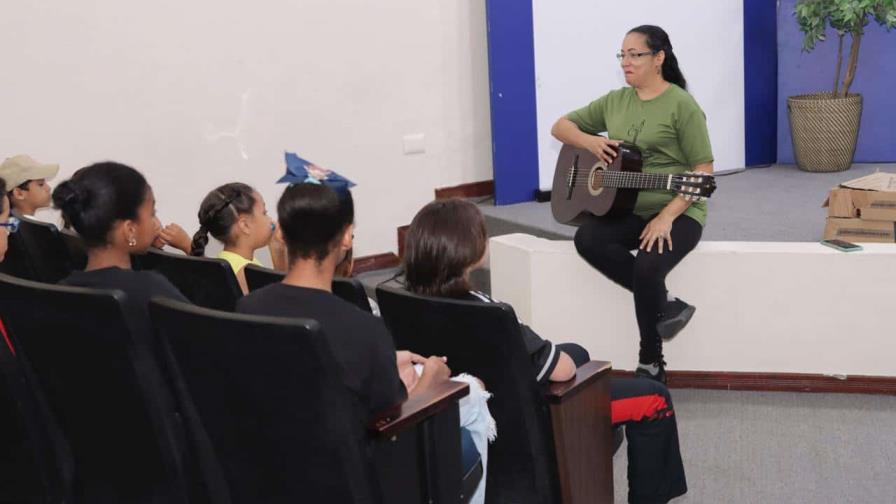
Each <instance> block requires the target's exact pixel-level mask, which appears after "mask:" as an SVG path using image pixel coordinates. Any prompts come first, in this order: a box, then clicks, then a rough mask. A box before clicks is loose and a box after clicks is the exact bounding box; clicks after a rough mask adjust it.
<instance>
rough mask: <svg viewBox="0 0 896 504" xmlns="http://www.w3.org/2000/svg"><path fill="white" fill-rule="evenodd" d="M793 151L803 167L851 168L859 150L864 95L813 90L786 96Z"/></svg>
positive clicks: (820, 168) (811, 169) (800, 167)
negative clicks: (858, 142) (840, 94)
mask: <svg viewBox="0 0 896 504" xmlns="http://www.w3.org/2000/svg"><path fill="white" fill-rule="evenodd" d="M787 112H788V115H789V116H790V134H791V138H792V139H793V154H794V157H795V158H796V165H797V166H798V167H799V169H800V170H804V171H809V172H835V171H843V170H846V169H849V167H850V165H852V158H853V155H854V154H855V152H856V140H857V139H858V136H859V120H860V119H861V118H862V95H858V94H850V95H848V96H846V97H845V98H842V97H839V96H834V95H833V94H832V93H814V94H807V95H799V96H791V97H789V98H787Z"/></svg>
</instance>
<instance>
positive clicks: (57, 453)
mask: <svg viewBox="0 0 896 504" xmlns="http://www.w3.org/2000/svg"><path fill="white" fill-rule="evenodd" d="M27 367H28V366H27V362H26V361H25V355H24V353H23V352H22V351H21V349H19V352H18V354H17V355H15V354H13V352H12V351H11V350H10V348H9V347H8V346H7V345H6V343H5V342H3V341H0V447H2V449H0V502H3V503H26V504H57V503H58V504H62V503H64V502H67V501H68V499H69V496H70V494H71V487H70V485H71V477H72V469H71V459H70V457H69V453H68V445H67V444H66V443H65V440H64V439H63V437H62V435H61V433H60V432H59V430H58V428H57V426H56V423H55V420H54V419H53V418H52V415H50V413H49V410H48V409H47V405H46V402H45V398H44V396H43V394H42V393H41V391H40V390H39V389H37V388H36V387H34V386H33V384H34V380H33V378H32V379H30V380H29V379H27V378H26V368H27Z"/></svg>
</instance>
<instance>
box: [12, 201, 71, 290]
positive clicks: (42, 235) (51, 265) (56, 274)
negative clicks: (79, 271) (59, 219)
mask: <svg viewBox="0 0 896 504" xmlns="http://www.w3.org/2000/svg"><path fill="white" fill-rule="evenodd" d="M19 220H20V223H19V229H18V231H16V232H15V233H13V234H11V235H9V250H8V251H7V253H6V259H5V260H4V261H3V262H2V263H0V271H2V272H3V273H7V274H9V275H12V276H16V277H19V278H24V279H26V280H35V281H38V282H45V283H56V282H58V281H60V280H62V279H63V278H65V277H67V276H68V274H69V273H70V272H71V270H72V266H71V264H70V263H69V258H68V253H67V252H66V249H65V244H63V242H62V239H61V238H60V237H59V230H57V229H56V226H54V225H53V224H50V223H48V222H40V221H37V220H34V219H30V218H28V217H22V218H20V219H19Z"/></svg>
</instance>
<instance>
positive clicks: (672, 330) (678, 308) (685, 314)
mask: <svg viewBox="0 0 896 504" xmlns="http://www.w3.org/2000/svg"><path fill="white" fill-rule="evenodd" d="M695 311H697V308H696V307H695V306H693V305H689V304H687V303H685V302H684V301H682V300H681V299H678V298H675V300H674V301H667V302H666V305H665V306H664V307H663V316H662V317H660V321H659V322H657V323H656V330H657V332H658V333H659V334H660V338H663V339H664V340H670V339H672V338H674V337H675V335H676V334H678V333H679V332H681V330H682V329H684V326H686V325H688V322H690V321H691V317H693V316H694V312H695Z"/></svg>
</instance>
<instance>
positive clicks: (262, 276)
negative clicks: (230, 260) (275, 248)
mask: <svg viewBox="0 0 896 504" xmlns="http://www.w3.org/2000/svg"><path fill="white" fill-rule="evenodd" d="M243 273H244V274H245V275H246V286H247V287H249V292H252V291H256V290H258V289H261V288H262V287H267V286H268V285H271V284H275V283H278V282H281V281H283V277H284V276H286V273H283V272H282V271H277V270H273V269H270V268H265V267H263V266H258V265H257V264H247V265H246V267H245V268H243Z"/></svg>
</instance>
